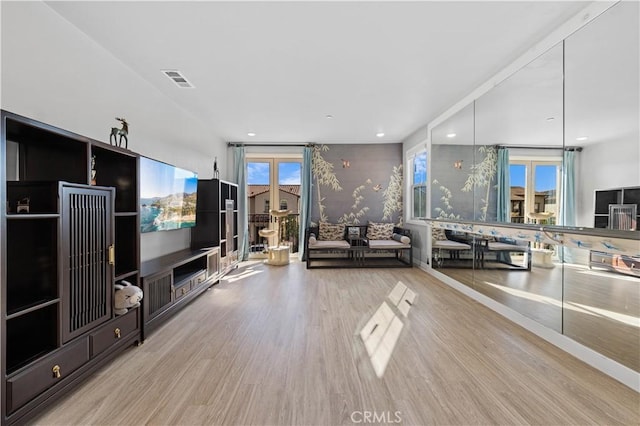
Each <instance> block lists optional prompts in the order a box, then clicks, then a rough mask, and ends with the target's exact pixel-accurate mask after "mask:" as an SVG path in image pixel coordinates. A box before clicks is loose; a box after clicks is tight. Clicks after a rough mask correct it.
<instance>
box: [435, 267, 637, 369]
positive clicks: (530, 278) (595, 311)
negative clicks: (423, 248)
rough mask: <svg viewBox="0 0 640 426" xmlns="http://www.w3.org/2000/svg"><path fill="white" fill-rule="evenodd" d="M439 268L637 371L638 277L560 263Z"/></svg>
mask: <svg viewBox="0 0 640 426" xmlns="http://www.w3.org/2000/svg"><path fill="white" fill-rule="evenodd" d="M440 272H442V273H444V274H446V275H448V276H450V277H452V278H454V279H456V280H457V281H460V282H462V283H463V284H466V285H468V286H470V287H472V288H474V289H475V290H477V291H479V292H481V293H483V294H485V295H487V296H489V297H491V298H492V299H494V300H497V301H498V302H500V303H502V304H504V305H506V306H509V307H510V308H512V309H514V310H516V311H518V312H520V313H521V314H523V315H525V316H527V317H529V318H532V319H534V320H536V321H538V322H539V323H541V324H543V325H545V326H546V327H549V328H551V329H553V330H556V331H557V332H561V333H562V332H563V333H564V334H565V335H567V336H568V337H571V338H572V339H573V340H576V341H577V342H579V343H581V344H583V345H585V346H587V347H590V348H592V349H594V350H596V351H597V352H600V353H602V354H604V355H605V356H607V357H608V358H611V359H614V360H616V361H617V362H619V363H621V364H623V365H625V366H627V367H629V368H631V369H633V370H635V371H640V278H637V277H633V276H630V275H623V274H619V273H615V272H610V271H607V270H604V269H589V268H588V267H587V266H580V265H573V264H565V265H564V266H563V265H562V264H561V263H557V264H556V267H554V268H551V269H547V268H539V267H535V266H534V267H532V269H531V271H530V272H528V271H502V270H480V269H476V270H473V269H456V268H447V269H441V270H440ZM563 302H564V305H563ZM563 306H564V310H563Z"/></svg>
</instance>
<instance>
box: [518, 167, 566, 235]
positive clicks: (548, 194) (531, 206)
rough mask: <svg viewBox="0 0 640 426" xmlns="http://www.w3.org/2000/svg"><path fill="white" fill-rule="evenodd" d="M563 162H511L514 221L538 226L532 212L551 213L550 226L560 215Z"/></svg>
mask: <svg viewBox="0 0 640 426" xmlns="http://www.w3.org/2000/svg"><path fill="white" fill-rule="evenodd" d="M561 164H562V162H561V160H557V161H556V160H548V161H547V160H544V161H543V160H540V161H538V160H532V159H527V158H524V157H523V158H513V159H512V160H511V161H510V162H509V179H510V181H511V222H514V223H535V220H534V219H532V218H530V217H529V216H528V215H529V214H530V213H543V212H547V213H551V214H552V215H551V217H550V218H549V219H547V220H546V221H547V223H548V224H555V223H556V220H557V216H558V213H559V212H558V208H557V199H558V190H559V188H560V168H561Z"/></svg>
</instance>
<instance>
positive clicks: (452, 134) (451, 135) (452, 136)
mask: <svg viewBox="0 0 640 426" xmlns="http://www.w3.org/2000/svg"><path fill="white" fill-rule="evenodd" d="M447 137H448V138H455V137H456V134H455V133H447Z"/></svg>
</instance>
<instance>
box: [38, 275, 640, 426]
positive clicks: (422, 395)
mask: <svg viewBox="0 0 640 426" xmlns="http://www.w3.org/2000/svg"><path fill="white" fill-rule="evenodd" d="M398 280H401V281H403V282H404V283H405V284H406V285H407V286H408V287H409V288H410V289H412V290H413V291H415V292H416V293H417V298H416V299H415V301H414V304H413V308H412V309H411V311H410V312H409V316H408V317H407V318H404V317H401V319H402V321H403V322H404V327H403V328H402V331H401V334H400V337H399V339H398V342H397V344H396V347H395V351H394V352H393V356H392V357H391V361H390V362H389V364H388V366H387V369H386V372H385V375H384V376H383V377H382V378H378V377H376V375H375V373H374V370H373V367H372V366H371V364H370V362H369V359H368V357H367V353H366V351H365V348H364V345H363V343H362V341H361V340H360V337H359V331H360V329H361V327H362V326H363V325H364V324H365V323H366V321H367V320H368V319H369V318H370V316H371V315H372V314H373V313H374V311H375V310H376V309H377V308H378V307H379V306H380V304H381V303H382V302H383V301H384V300H385V298H386V296H387V295H388V294H389V292H390V291H391V289H392V288H393V287H394V286H395V284H396V283H397V281H398ZM364 411H370V412H375V413H376V414H377V416H378V419H380V418H381V417H380V416H386V417H385V418H386V419H387V420H396V418H395V417H394V416H395V415H396V412H399V417H400V418H401V420H402V424H407V425H414V424H415V425H435V424H438V425H439V424H447V425H462V424H464V425H471V424H473V425H475V424H548V425H550V424H554V425H560V424H562V425H564V424H580V425H583V424H606V425H614V424H638V423H640V395H639V394H638V393H636V392H634V391H633V390H631V389H629V388H627V387H625V386H623V385H621V384H619V383H618V382H616V381H614V380H613V379H610V378H608V377H607V376H605V375H603V374H602V373H600V372H598V371H596V370H595V369H593V368H591V367H589V366H587V365H585V364H584V363H582V362H580V361H578V360H576V359H575V358H572V357H571V356H569V355H567V354H565V353H564V352H562V351H560V350H559V349H557V348H555V347H553V346H551V345H550V344H548V343H546V342H545V341H543V340H541V339H539V338H537V337H535V336H534V335H532V334H531V333H529V332H527V331H525V330H524V329H522V328H520V327H518V326H516V325H514V324H512V323H510V322H509V321H508V320H506V319H504V318H502V317H501V316H499V315H498V314H496V313H494V312H492V311H490V310H489V309H487V308H485V307H484V306H482V305H480V304H478V303H477V302H474V301H473V300H471V299H469V298H467V297H465V296H464V295H462V294H460V293H458V292H456V291H455V290H453V289H451V288H449V287H447V286H445V285H444V284H442V283H440V282H438V281H437V280H435V279H434V278H432V277H431V276H429V275H427V274H426V273H424V272H422V271H420V270H418V269H416V268H414V269H393V270H359V269H351V270H345V269H341V270H337V269H336V270H331V269H327V270H311V271H307V270H305V269H304V265H303V264H300V263H297V262H296V263H292V264H291V265H288V266H283V267H276V266H272V267H267V266H264V265H262V264H253V265H247V264H246V263H245V267H243V268H241V269H238V270H237V271H236V272H235V273H234V274H233V276H230V277H228V279H225V280H223V281H222V282H221V283H220V284H218V285H216V286H215V287H214V288H213V290H212V291H209V292H206V293H204V294H203V295H202V296H201V297H199V298H198V299H197V300H195V301H194V302H193V303H192V304H191V305H189V306H188V308H187V309H186V310H184V311H182V312H181V313H180V314H178V315H177V316H176V317H174V319H173V320H171V321H170V322H168V323H167V324H166V325H165V326H163V327H162V328H161V329H159V330H158V331H156V332H155V333H154V334H152V335H151V336H150V337H149V338H148V339H147V340H146V342H145V343H144V345H142V346H141V347H138V348H132V349H131V350H130V351H127V352H126V353H125V354H123V355H122V356H121V357H119V358H118V359H117V360H116V361H115V362H113V363H112V364H110V365H109V366H107V367H105V368H104V369H103V370H101V371H100V372H99V373H98V374H96V375H95V376H93V377H92V379H90V380H88V381H87V382H86V383H85V384H84V385H82V386H81V387H80V388H78V389H77V391H75V393H73V394H71V395H69V396H68V397H66V399H64V400H62V401H61V402H60V403H58V404H57V405H56V407H55V408H53V409H52V410H51V411H49V412H48V413H45V414H44V415H43V416H41V417H40V418H39V419H37V420H36V423H38V424H60V425H87V424H131V425H141V424H154V425H155V424H180V425H191V424H193V425H213V424H228V425H248V424H255V425H279V424H284V425H339V424H348V425H349V424H354V422H353V420H355V421H361V420H362V419H363V417H362V414H361V412H364ZM361 424H362V423H361Z"/></svg>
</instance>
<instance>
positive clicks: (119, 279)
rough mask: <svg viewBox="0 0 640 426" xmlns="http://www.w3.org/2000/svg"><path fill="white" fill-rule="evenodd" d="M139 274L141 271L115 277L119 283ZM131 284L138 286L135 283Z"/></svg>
mask: <svg viewBox="0 0 640 426" xmlns="http://www.w3.org/2000/svg"><path fill="white" fill-rule="evenodd" d="M138 272H139V271H138V270H137V269H136V270H135V271H129V272H125V273H123V274H120V275H116V276H115V281H116V282H118V281H122V280H126V279H127V278H129V277H133V276H135V275H137V274H138ZM136 282H137V280H136ZM131 284H134V285H137V284H135V283H131Z"/></svg>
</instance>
